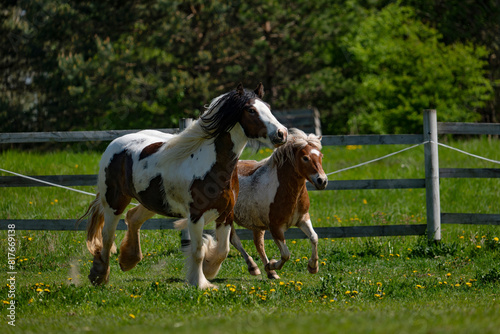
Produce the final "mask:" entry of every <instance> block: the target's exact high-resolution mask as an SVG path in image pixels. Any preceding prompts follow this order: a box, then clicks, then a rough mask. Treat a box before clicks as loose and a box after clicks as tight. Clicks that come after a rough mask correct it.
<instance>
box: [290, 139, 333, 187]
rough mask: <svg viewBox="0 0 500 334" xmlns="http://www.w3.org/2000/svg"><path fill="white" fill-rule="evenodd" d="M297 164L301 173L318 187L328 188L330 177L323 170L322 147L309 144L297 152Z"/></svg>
mask: <svg viewBox="0 0 500 334" xmlns="http://www.w3.org/2000/svg"><path fill="white" fill-rule="evenodd" d="M295 165H296V168H297V171H298V172H299V174H300V175H302V176H303V177H305V178H306V179H307V180H308V181H309V182H311V183H312V184H313V185H314V187H316V189H318V190H323V189H325V188H326V186H327V184H328V177H327V176H326V174H325V171H324V170H323V154H322V153H321V148H318V147H317V146H314V145H311V144H307V145H306V146H305V147H304V148H302V149H300V150H299V151H298V152H297V153H296V154H295Z"/></svg>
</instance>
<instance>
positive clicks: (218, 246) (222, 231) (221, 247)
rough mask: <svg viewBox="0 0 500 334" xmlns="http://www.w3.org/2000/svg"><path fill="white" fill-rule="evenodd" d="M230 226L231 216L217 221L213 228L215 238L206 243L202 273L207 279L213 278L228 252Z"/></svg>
mask: <svg viewBox="0 0 500 334" xmlns="http://www.w3.org/2000/svg"><path fill="white" fill-rule="evenodd" d="M231 228H232V218H227V219H226V220H225V221H222V222H219V221H218V222H217V223H216V228H215V238H216V240H217V241H216V242H213V239H212V240H210V239H209V242H208V244H207V251H206V254H205V260H204V261H203V273H204V274H205V277H206V278H208V279H212V278H214V277H215V276H216V275H217V273H218V272H219V269H220V266H221V264H222V261H224V260H225V259H226V258H227V254H229V238H230V234H231Z"/></svg>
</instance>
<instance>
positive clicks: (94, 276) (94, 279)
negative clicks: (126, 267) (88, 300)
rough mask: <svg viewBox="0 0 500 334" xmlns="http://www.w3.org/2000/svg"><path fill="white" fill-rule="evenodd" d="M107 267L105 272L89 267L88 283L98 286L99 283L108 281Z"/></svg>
mask: <svg viewBox="0 0 500 334" xmlns="http://www.w3.org/2000/svg"><path fill="white" fill-rule="evenodd" d="M109 269H110V268H109V267H108V268H107V270H106V271H105V272H101V271H96V270H95V269H94V268H93V267H92V268H91V269H90V274H89V276H88V278H89V280H90V283H92V285H95V286H98V285H101V284H106V283H108V280H109Z"/></svg>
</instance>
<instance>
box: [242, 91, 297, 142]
mask: <svg viewBox="0 0 500 334" xmlns="http://www.w3.org/2000/svg"><path fill="white" fill-rule="evenodd" d="M236 94H237V96H238V97H240V98H241V99H244V100H245V104H244V106H243V110H242V113H241V118H240V120H239V123H240V125H241V127H242V128H243V131H244V132H245V135H246V136H247V137H248V138H249V139H254V140H258V141H260V142H262V143H264V144H267V145H269V144H271V145H273V146H274V147H278V146H281V145H283V144H284V143H286V140H287V137H288V130H287V128H286V127H285V126H283V125H282V124H281V123H280V122H278V120H277V119H276V117H274V115H273V114H272V113H271V108H270V106H269V104H267V103H266V102H264V101H263V100H262V98H263V97H264V86H263V85H262V83H259V84H258V85H257V88H256V89H255V90H254V91H253V92H252V91H248V90H245V89H243V86H242V85H241V84H239V85H238V87H237V88H236Z"/></svg>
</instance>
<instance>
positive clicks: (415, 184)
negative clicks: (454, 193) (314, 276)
mask: <svg viewBox="0 0 500 334" xmlns="http://www.w3.org/2000/svg"><path fill="white" fill-rule="evenodd" d="M32 177H34V178H37V179H41V180H44V181H48V182H52V183H55V184H59V185H62V186H67V187H70V186H94V185H96V184H97V175H34V176H32ZM0 187H48V185H47V184H44V183H39V182H36V181H33V180H28V179H24V178H22V177H19V176H0ZM424 187H425V180H424V179H387V180H385V179H384V180H333V181H328V186H327V188H326V190H352V189H407V188H424ZM307 190H310V191H315V190H316V188H314V186H313V185H312V184H310V183H309V182H308V183H307Z"/></svg>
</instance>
